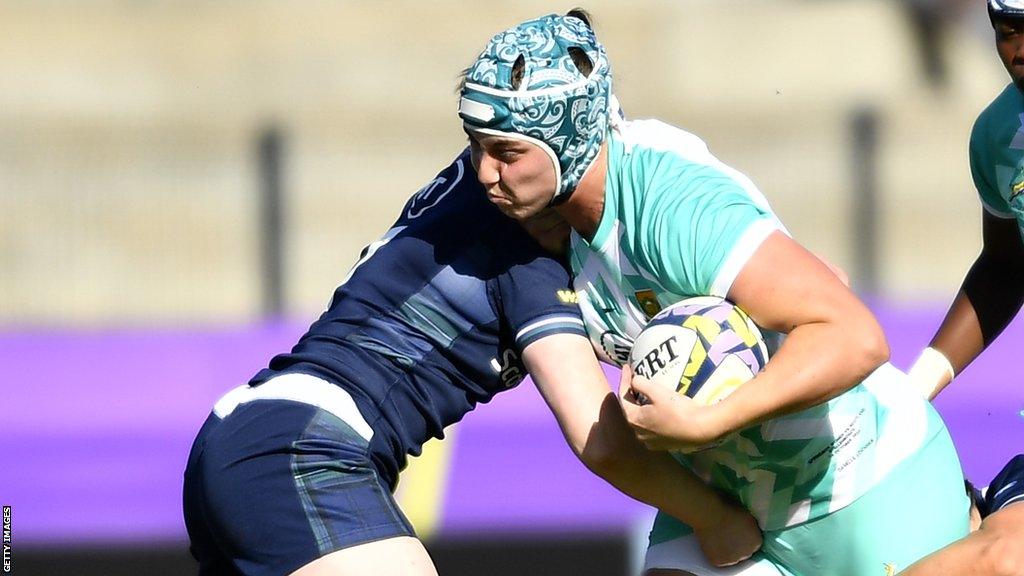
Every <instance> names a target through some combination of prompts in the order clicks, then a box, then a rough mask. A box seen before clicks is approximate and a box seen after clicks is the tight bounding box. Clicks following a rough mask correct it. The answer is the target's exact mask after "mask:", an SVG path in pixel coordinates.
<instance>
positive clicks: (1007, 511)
mask: <svg viewBox="0 0 1024 576" xmlns="http://www.w3.org/2000/svg"><path fill="white" fill-rule="evenodd" d="M968 490H969V491H971V492H973V494H972V496H973V497H972V498H971V535H970V536H968V537H967V538H964V539H963V540H960V541H959V542H956V543H954V544H950V545H949V546H947V547H946V548H943V549H942V550H940V551H939V552H936V553H934V554H931V555H929V556H928V557H927V558H924V559H922V560H921V561H919V562H915V563H914V564H913V565H912V566H911V567H910V568H908V569H907V570H905V571H903V572H901V574H905V575H906V576H1019V575H1020V574H1024V454H1018V455H1017V456H1015V457H1014V458H1013V459H1012V460H1010V461H1009V462H1008V463H1007V464H1006V466H1004V467H1003V469H1002V470H1001V471H1000V472H999V474H997V475H996V477H995V479H994V480H992V483H991V484H990V485H989V486H988V487H987V488H986V489H985V490H983V491H982V492H978V491H976V490H974V488H973V486H970V484H969V483H968Z"/></svg>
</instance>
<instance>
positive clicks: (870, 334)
mask: <svg viewBox="0 0 1024 576" xmlns="http://www.w3.org/2000/svg"><path fill="white" fill-rule="evenodd" d="M847 344H848V346H849V348H848V349H847V350H845V351H844V352H845V353H844V357H845V358H848V359H849V360H850V368H852V370H853V371H854V372H856V376H857V377H858V379H860V378H863V377H865V376H867V375H868V374H870V373H871V372H873V371H874V370H875V369H876V368H878V367H879V366H881V365H882V364H884V363H885V362H887V361H888V360H889V341H888V340H886V338H885V333H884V332H882V327H881V326H880V325H879V324H878V321H877V320H875V317H874V315H872V314H871V313H870V312H868V311H867V310H865V315H864V317H863V318H861V319H860V320H859V321H858V322H857V323H856V325H855V327H854V328H853V329H852V330H850V331H849V332H847Z"/></svg>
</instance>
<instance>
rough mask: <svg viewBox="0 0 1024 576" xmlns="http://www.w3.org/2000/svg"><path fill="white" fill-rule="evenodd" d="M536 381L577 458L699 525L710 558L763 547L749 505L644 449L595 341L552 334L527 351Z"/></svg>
mask: <svg viewBox="0 0 1024 576" xmlns="http://www.w3.org/2000/svg"><path fill="white" fill-rule="evenodd" d="M523 360H524V362H525V364H526V367H527V369H528V370H529V372H530V375H531V376H532V378H533V381H534V383H535V384H536V385H537V388H538V389H539V390H540V392H541V395H542V396H543V397H544V400H545V401H546V402H547V404H548V406H550V408H551V411H552V412H553V413H554V415H555V417H556V419H557V420H558V424H559V426H560V427H561V429H562V433H563V434H564V435H565V438H566V441H567V442H568V443H569V445H570V446H571V447H572V450H573V452H574V453H575V454H576V455H577V456H578V457H579V459H580V460H581V461H582V462H583V463H584V464H585V465H586V466H587V468H589V469H590V470H591V471H593V472H594V473H595V474H597V475H598V476H601V477H602V478H604V479H605V480H606V481H608V482H609V483H610V484H612V485H613V486H615V487H616V488H617V489H619V490H620V491H622V492H623V493H625V494H627V495H629V496H631V497H633V498H635V499H637V500H639V501H641V502H645V503H647V504H650V505H651V506H655V507H657V508H659V509H661V510H662V511H664V512H666V513H667V514H671V515H672V516H675V517H676V518H678V519H680V520H682V521H683V522H686V523H687V524H689V525H690V526H691V527H693V529H694V532H695V533H696V535H697V538H698V540H699V542H700V544H701V549H702V550H703V551H704V554H705V556H707V558H708V560H709V561H710V562H712V563H713V564H715V565H718V566H725V565H729V564H735V563H737V562H739V561H741V560H744V559H746V558H749V557H750V555H751V554H753V553H754V552H756V551H757V550H758V549H759V548H760V547H761V530H760V528H759V527H758V526H757V523H756V521H755V520H754V518H753V517H752V516H751V515H750V514H749V513H748V512H747V511H746V510H745V509H743V508H741V507H739V506H737V505H735V504H732V503H730V502H728V501H727V500H725V499H724V498H723V497H722V496H720V495H719V494H718V493H717V492H715V491H714V490H712V489H711V488H710V487H708V486H707V485H706V484H704V483H703V482H702V481H701V480H700V479H698V478H697V477H696V476H694V475H693V474H692V473H691V472H690V471H689V470H687V469H685V468H683V467H682V466H680V465H679V464H678V463H677V462H676V461H675V460H673V459H672V458H671V457H670V456H669V455H668V453H666V452H651V451H648V450H645V449H644V448H643V446H641V445H640V443H639V442H638V441H637V440H636V437H635V436H634V435H633V432H632V430H631V429H630V428H629V426H628V425H627V423H626V421H625V419H624V418H623V416H622V411H621V409H620V407H619V404H618V402H617V400H616V397H615V395H614V394H613V393H612V392H611V391H610V389H609V388H608V385H607V380H606V379H605V376H604V372H603V371H602V370H601V367H600V364H598V362H597V358H596V357H595V356H594V351H593V348H592V347H591V344H590V341H589V340H587V339H586V338H585V337H583V336H580V335H578V334H554V335H551V336H547V337H544V338H541V339H539V340H536V341H534V342H532V343H531V344H529V345H528V346H527V347H526V349H525V350H524V351H523Z"/></svg>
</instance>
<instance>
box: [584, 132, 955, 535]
mask: <svg viewBox="0 0 1024 576" xmlns="http://www.w3.org/2000/svg"><path fill="white" fill-rule="evenodd" d="M776 230H781V231H783V232H785V229H784V227H783V226H782V224H781V223H780V222H779V220H778V219H777V218H776V217H775V215H774V213H773V212H772V211H771V208H770V207H769V205H768V203H767V201H766V200H765V198H764V196H763V195H762V194H761V193H760V191H758V189H757V188H756V187H755V186H754V184H753V183H752V182H751V181H750V180H749V179H748V178H746V177H745V176H744V175H742V174H741V173H739V172H737V171H736V170H734V169H732V168H729V167H728V166H726V165H724V164H723V163H721V162H720V161H719V160H717V159H716V158H715V157H714V156H712V155H711V153H710V152H709V151H708V148H707V145H706V144H705V143H704V142H703V141H702V140H700V139H699V138H697V137H696V136H694V135H692V134H689V133H687V132H684V131H682V130H679V129H677V128H673V127H671V126H668V125H666V124H663V123H661V122H657V121H653V120H643V121H633V122H624V123H622V124H621V125H620V126H617V127H616V128H615V129H614V130H613V131H612V132H611V136H610V137H609V147H608V174H607V177H606V182H605V204H604V212H603V214H602V217H601V222H600V224H599V225H598V229H597V232H596V233H595V234H594V238H593V240H592V241H591V242H587V241H586V240H585V239H583V238H582V237H580V236H579V235H578V234H576V233H575V232H574V233H573V235H572V242H571V263H572V269H573V274H574V280H573V283H574V288H575V290H576V291H577V294H578V296H579V301H580V309H581V312H582V314H583V318H584V322H585V323H586V326H587V332H588V335H589V336H590V338H591V341H592V342H593V344H594V346H595V348H596V350H597V351H598V354H599V355H600V356H602V359H604V360H606V361H611V362H614V363H616V364H618V365H620V366H621V365H622V364H623V363H625V362H626V361H627V359H628V354H629V349H630V348H631V347H632V344H633V340H634V338H636V336H637V335H638V334H639V332H640V330H641V329H642V328H643V326H644V324H645V323H646V322H647V320H648V319H649V318H650V317H651V316H653V315H654V314H656V313H657V311H658V310H660V309H661V308H663V307H665V306H668V305H670V304H672V303H675V302H677V301H679V300H682V299H684V298H687V297H691V296H708V295H711V296H721V297H724V296H725V295H726V294H727V293H728V291H729V288H730V286H731V285H732V282H733V280H735V278H736V276H737V275H738V273H739V271H740V270H741V269H742V268H743V266H744V265H745V264H746V262H747V261H748V260H749V258H750V257H751V256H752V255H753V253H754V251H755V250H756V249H757V248H758V247H759V246H760V245H761V243H762V242H763V241H764V240H765V239H766V238H767V237H768V236H769V235H770V234H771V233H772V232H774V231H776ZM766 336H767V334H766ZM877 374H878V375H877V376H873V378H875V379H876V380H879V379H881V380H885V381H886V382H887V383H890V384H891V382H892V381H893V380H895V379H899V378H903V377H905V376H904V375H903V374H902V373H901V372H899V371H898V370H896V369H895V368H892V367H891V366H889V367H887V368H886V369H885V370H880V371H879V372H878V373H877ZM869 380H870V379H869ZM874 388H877V387H874ZM896 388H905V387H900V386H896ZM910 403H911V404H913V405H914V406H916V409H917V413H916V416H915V417H906V418H904V419H905V420H906V424H905V427H906V428H907V430H905V431H904V432H905V433H906V434H905V436H903V440H900V441H899V442H898V444H894V440H893V439H891V438H887V439H886V441H885V442H882V441H881V440H882V432H883V430H884V429H886V428H887V427H888V428H891V426H889V424H888V416H887V415H888V414H889V409H888V408H887V407H886V403H885V402H882V401H881V400H880V399H879V398H878V396H877V395H876V394H875V393H874V392H873V387H871V386H869V385H868V382H867V381H866V382H865V383H862V384H860V385H858V386H857V387H855V388H853V389H852V390H850V391H848V392H846V393H845V394H843V395H841V396H839V397H838V398H835V399H833V400H831V401H830V402H828V403H826V404H823V405H820V406H817V407H815V408H811V409H809V410H806V411H803V412H799V413H797V414H792V415H789V416H785V417H781V418H777V419H775V420H772V421H769V422H766V423H764V424H762V425H759V426H754V427H751V428H749V429H746V430H743V431H740V432H738V433H736V434H734V435H732V436H730V437H729V438H727V439H726V440H725V441H724V442H723V443H722V444H720V445H718V446H716V447H714V448H711V449H708V450H705V451H703V452H700V453H698V454H694V455H690V456H686V457H680V458H681V460H682V461H683V463H684V464H685V465H687V466H689V467H691V468H692V469H693V470H694V471H695V472H696V473H697V474H698V475H700V476H701V477H703V478H704V479H705V480H706V481H708V482H710V483H711V484H712V485H714V486H716V487H718V488H721V489H723V490H726V491H728V492H730V493H732V494H733V495H735V496H736V497H738V498H739V499H740V501H742V502H743V503H744V505H746V506H747V508H748V509H749V510H750V511H751V512H752V514H753V515H754V517H755V518H757V519H758V521H759V523H760V524H761V527H762V528H763V529H766V530H771V529H779V528H782V527H784V526H792V525H795V524H799V523H801V522H804V521H807V520H810V519H814V518H818V517H821V516H822V515H824V514H827V513H829V512H831V511H834V510H838V509H840V508H842V507H843V506H845V505H847V504H849V503H851V502H852V501H853V500H855V499H856V498H857V497H859V496H860V495H861V494H863V493H864V492H866V491H867V490H868V489H869V488H870V487H871V486H873V485H874V484H875V483H877V482H878V481H879V480H880V479H881V478H882V477H883V476H884V474H885V473H887V472H888V470H889V469H891V466H892V465H893V463H894V462H896V461H898V460H899V459H900V458H897V457H893V454H906V453H909V452H913V451H914V450H916V449H917V448H918V447H919V446H921V445H922V443H923V438H925V437H926V436H930V435H934V433H935V431H934V430H930V431H929V428H931V426H929V425H928V419H927V418H926V417H925V414H926V412H925V408H926V406H924V402H923V400H921V399H919V398H918V399H917V400H916V401H915V400H913V398H911V400H910ZM889 436H892V434H889ZM890 444H893V445H891V446H890ZM880 451H881V452H882V453H883V455H882V456H879V452H880Z"/></svg>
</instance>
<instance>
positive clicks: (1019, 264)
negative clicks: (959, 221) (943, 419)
mask: <svg viewBox="0 0 1024 576" xmlns="http://www.w3.org/2000/svg"><path fill="white" fill-rule="evenodd" d="M982 237H983V241H984V246H983V247H982V250H981V254H980V255H979V256H978V258H977V260H975V261H974V265H973V266H971V269H970V271H969V272H968V273H967V277H966V278H964V282H963V285H962V286H961V287H960V291H959V292H958V293H957V295H956V299H955V300H953V304H952V305H951V306H950V307H949V311H948V312H947V313H946V317H945V319H944V320H943V321H942V324H941V326H940V327H939V330H938V331H937V332H936V334H935V336H934V337H933V338H932V341H931V343H930V344H929V349H926V351H925V352H923V353H922V355H921V357H920V358H919V359H918V361H917V362H915V364H914V366H913V367H912V368H911V370H910V374H911V377H912V379H913V380H914V383H915V384H916V385H917V386H918V387H919V388H920V389H921V392H922V394H923V395H926V396H927V397H928V398H934V397H935V396H936V395H937V394H938V393H939V392H941V391H942V389H943V388H945V387H946V386H947V385H948V384H949V382H950V381H951V380H952V378H953V375H954V374H959V373H960V372H961V371H962V370H963V369H964V368H966V367H967V365H968V364H970V363H971V362H972V361H973V360H974V359H975V358H977V357H978V355H979V354H981V352H982V351H983V350H984V349H985V348H986V347H988V345H989V344H991V343H992V341H993V340H995V339H996V337H997V336H999V334H1000V333H1002V331H1003V329H1004V328H1006V326H1007V324H1009V323H1010V321H1011V320H1012V319H1013V317H1014V316H1015V315H1016V314H1017V312H1018V311H1019V310H1020V307H1021V303H1022V302H1024V244H1022V242H1021V237H1020V231H1019V230H1018V226H1017V221H1016V219H1013V218H999V217H997V216H994V215H992V214H990V213H989V212H988V211H985V212H984V215H983V217H982ZM937 354H938V355H937ZM939 355H941V356H939ZM944 361H945V364H944V363H943V362H944Z"/></svg>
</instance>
